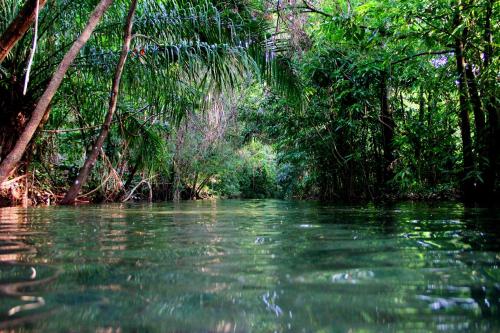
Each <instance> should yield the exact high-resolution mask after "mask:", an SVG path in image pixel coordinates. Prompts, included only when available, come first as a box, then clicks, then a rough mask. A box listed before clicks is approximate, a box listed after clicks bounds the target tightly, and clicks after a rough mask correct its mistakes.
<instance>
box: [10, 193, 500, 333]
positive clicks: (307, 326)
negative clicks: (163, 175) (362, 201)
mask: <svg viewBox="0 0 500 333" xmlns="http://www.w3.org/2000/svg"><path fill="white" fill-rule="evenodd" d="M0 220H1V223H0V330H1V329H4V328H14V329H16V330H18V331H23V332H24V331H38V332H131V331H133V332H396V331H400V332H412V331H419V332H429V331H436V332H461V331H464V332H481V331H484V332H499V331H500V269H499V264H500V241H499V239H500V238H499V236H500V231H499V230H500V220H499V215H498V214H497V213H494V212H491V211H487V210H466V209H464V208H463V207H461V206H460V205H457V204H440V205H436V206H429V205H416V204H401V205H397V206H393V207H389V208H388V207H385V208H379V207H375V206H368V207H339V206H324V205H321V204H319V203H305V202H285V201H275V200H262V201H237V200H235V201H204V202H183V203H180V204H173V203H166V204H154V205H143V204H130V205H102V206H82V207H75V208H74V207H71V208H68V207H53V208H34V209H22V208H6V209H0Z"/></svg>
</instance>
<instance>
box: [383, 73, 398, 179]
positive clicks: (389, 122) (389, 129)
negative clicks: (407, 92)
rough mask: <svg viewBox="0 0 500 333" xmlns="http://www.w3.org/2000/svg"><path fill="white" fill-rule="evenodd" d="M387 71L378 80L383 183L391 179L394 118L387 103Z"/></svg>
mask: <svg viewBox="0 0 500 333" xmlns="http://www.w3.org/2000/svg"><path fill="white" fill-rule="evenodd" d="M387 79H388V78H387V72H385V71H384V72H383V73H382V76H381V81H380V106H381V110H380V121H381V122H382V140H383V142H382V147H383V151H384V165H383V168H384V171H383V177H384V179H383V183H386V182H387V181H389V180H390V179H392V176H393V171H392V166H391V164H392V162H393V161H394V147H393V139H394V127H395V123H394V118H393V115H392V110H391V106H390V104H389V87H388V85H387Z"/></svg>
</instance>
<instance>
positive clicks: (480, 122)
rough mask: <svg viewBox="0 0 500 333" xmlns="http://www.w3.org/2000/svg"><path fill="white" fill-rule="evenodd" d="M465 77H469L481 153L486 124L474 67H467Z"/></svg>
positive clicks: (468, 82) (467, 65)
mask: <svg viewBox="0 0 500 333" xmlns="http://www.w3.org/2000/svg"><path fill="white" fill-rule="evenodd" d="M465 76H466V77H467V87H468V89H469V96H470V101H471V103H472V110H473V112H474V125H475V126H474V127H475V132H476V144H477V146H478V150H479V151H481V150H482V149H483V148H484V146H483V143H484V141H483V138H484V135H485V124H484V112H483V107H482V105H481V97H479V91H478V88H477V84H476V76H475V75H474V72H473V71H472V66H471V65H470V64H466V66H465Z"/></svg>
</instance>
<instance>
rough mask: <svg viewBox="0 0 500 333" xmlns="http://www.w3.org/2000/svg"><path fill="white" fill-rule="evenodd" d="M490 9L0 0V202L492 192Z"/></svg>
mask: <svg viewBox="0 0 500 333" xmlns="http://www.w3.org/2000/svg"><path fill="white" fill-rule="evenodd" d="M499 7H500V4H499V3H498V2H496V1H494V0H433V1H430V0H419V1H416V0H399V1H393V0H289V1H283V0H222V1H216V0H200V1H187V0H115V1H113V0H101V1H97V0H82V1H70V0H22V1H21V0H0V186H1V200H0V201H1V204H2V205H10V204H18V203H24V204H33V205H36V204H47V203H60V204H73V203H75V202H89V201H92V202H102V201H128V200H157V201H162V200H181V199H198V198H205V197H210V196H219V197H229V198H231V197H243V198H268V197H281V198H299V199H308V198H317V199H322V200H325V201H334V202H359V201H377V200H397V199H460V200H463V201H464V202H465V203H467V204H480V205H483V204H484V205H486V204H494V203H496V202H498V200H499V189H500V182H499V179H498V176H499V171H500V158H499V149H500V147H499V145H500V119H499V117H500V115H499V113H500V112H499V83H500V72H499V70H500V66H499V57H498V45H499V38H498V31H499V28H500V23H499V22H500V15H499V9H500V8H499Z"/></svg>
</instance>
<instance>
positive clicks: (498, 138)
mask: <svg viewBox="0 0 500 333" xmlns="http://www.w3.org/2000/svg"><path fill="white" fill-rule="evenodd" d="M493 2H494V0H490V1H488V4H487V8H486V18H485V28H484V42H485V44H486V47H485V51H484V53H483V54H484V71H485V72H488V68H489V67H490V64H491V59H492V58H493V57H494V53H495V49H494V47H493V34H492V28H491V18H492V15H493ZM495 75H496V72H495V71H493V72H492V73H491V74H489V73H488V77H487V84H486V89H491V91H486V92H485V93H483V96H484V97H486V98H485V100H486V102H485V106H486V113H487V115H488V118H487V119H488V126H487V127H488V137H487V140H486V141H487V145H488V162H489V163H488V168H487V171H486V174H485V179H484V180H485V184H486V196H488V198H489V200H491V201H492V202H494V200H495V193H494V192H495V191H496V188H495V184H496V181H497V177H498V173H499V170H498V169H499V165H498V155H499V154H500V152H499V151H498V148H499V144H500V123H499V119H500V116H499V111H500V110H499V108H498V103H497V100H496V96H497V95H498V94H497V91H498V88H497V85H496V78H495ZM496 195H497V196H498V193H497V194H496ZM496 199H498V198H496Z"/></svg>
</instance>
